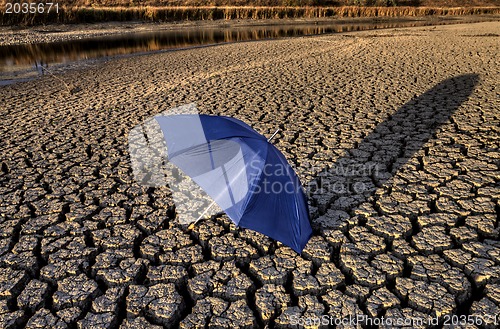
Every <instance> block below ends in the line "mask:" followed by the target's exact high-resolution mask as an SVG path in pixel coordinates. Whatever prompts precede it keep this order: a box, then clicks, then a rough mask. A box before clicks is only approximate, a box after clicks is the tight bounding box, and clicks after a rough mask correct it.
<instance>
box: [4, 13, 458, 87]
mask: <svg viewBox="0 0 500 329" xmlns="http://www.w3.org/2000/svg"><path fill="white" fill-rule="evenodd" d="M453 22H454V21H438V20H435V19H434V20H412V21H408V20H407V21H397V22H395V21H392V22H371V23H367V22H359V23H353V22H352V21H351V22H342V23H335V24H328V23H327V24H325V23H319V24H304V25H302V24H301V25H286V26H245V27H232V28H231V27H228V28H203V29H201V28H200V29H193V28H187V29H184V30H168V31H165V30H164V31H156V32H139V33H128V34H124V35H113V36H109V37H100V38H90V39H83V40H71V41H64V42H53V43H39V44H29V45H13V46H0V85H6V84H10V83H13V82H18V81H25V80H29V79H32V78H35V77H37V76H40V75H44V74H51V73H52V72H53V70H58V69H61V68H62V67H68V66H74V65H81V64H88V63H90V62H93V61H92V60H96V59H103V58H109V57H110V56H117V55H127V54H134V53H144V52H151V51H160V50H168V49H179V48H189V47H195V46H202V45H210V44H218V43H227V42H238V41H250V40H262V39H276V38H284V37H295V36H304V35H320V34H327V33H340V32H350V31H363V30H373V29H384V28H397V27H410V26H426V25H437V24H446V23H453Z"/></svg>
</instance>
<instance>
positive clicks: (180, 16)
mask: <svg viewBox="0 0 500 329" xmlns="http://www.w3.org/2000/svg"><path fill="white" fill-rule="evenodd" d="M479 14H500V7H454V8H448V7H411V6H401V7H374V6H369V7H364V6H363V7H361V6H343V7H313V6H308V7H292V6H275V7H269V6H266V7H264V6H262V7H257V6H253V7H251V6H231V7H229V6H228V7H218V6H205V7H201V6H198V7H196V6H192V7H187V6H179V7H152V6H145V7H94V8H89V7H62V8H61V9H60V10H59V13H56V12H55V11H52V12H51V13H50V14H5V13H3V12H2V13H0V24H1V25H38V24H45V23H86V22H104V21H131V20H142V21H183V20H218V19H225V20H230V19H282V18H324V17H403V16H430V15H443V16H446V15H479Z"/></svg>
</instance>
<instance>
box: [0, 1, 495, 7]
mask: <svg viewBox="0 0 500 329" xmlns="http://www.w3.org/2000/svg"><path fill="white" fill-rule="evenodd" d="M23 1H27V0H0V5H2V7H3V5H4V4H5V2H23ZM53 2H56V1H53ZM57 2H58V3H59V5H61V6H65V7H68V8H71V7H149V6H151V7H216V6H217V7H240V6H247V7H308V6H319V7H345V6H372V7H387V6H411V7H439V8H443V7H495V6H500V2H499V1H498V0H58V1H57Z"/></svg>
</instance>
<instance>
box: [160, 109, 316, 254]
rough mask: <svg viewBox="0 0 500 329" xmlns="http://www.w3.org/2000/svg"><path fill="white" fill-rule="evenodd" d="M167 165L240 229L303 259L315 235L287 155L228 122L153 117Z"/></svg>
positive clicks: (236, 122) (185, 116)
mask: <svg viewBox="0 0 500 329" xmlns="http://www.w3.org/2000/svg"><path fill="white" fill-rule="evenodd" d="M155 119H156V121H157V122H158V124H159V126H160V128H161V131H162V133H163V137H164V139H165V141H166V146H167V152H168V160H169V161H170V162H171V163H173V164H174V165H176V166H177V167H178V168H179V169H180V170H182V171H183V172H184V173H185V174H186V175H188V176H189V177H191V179H192V180H193V181H194V182H195V183H196V184H198V185H199V186H200V187H201V188H202V189H203V190H204V191H205V192H206V193H207V194H208V195H209V196H210V197H211V198H212V199H213V200H214V202H215V203H217V205H219V207H220V208H221V209H223V210H224V212H225V213H226V214H227V215H228V217H229V218H230V219H231V220H232V221H233V222H234V223H235V225H237V226H241V227H244V228H248V229H252V230H255V231H257V232H260V233H263V234H265V235H267V236H269V237H271V238H273V239H275V240H278V241H281V242H282V243H284V244H285V245H287V246H290V247H291V248H292V249H294V250H295V251H296V252H298V253H300V252H302V250H303V249H304V247H305V245H306V243H307V241H308V240H309V238H310V237H311V234H312V229H311V225H310V220H309V210H308V206H307V200H306V196H305V194H304V191H303V188H302V186H301V184H300V181H299V179H298V177H297V175H296V174H295V172H294V171H293V169H292V168H291V167H290V165H289V164H288V162H287V160H286V158H285V157H284V156H283V154H282V153H281V152H280V151H279V150H278V149H277V148H276V147H275V146H274V145H272V144H271V143H269V141H268V140H267V139H266V138H265V137H264V136H262V135H261V134H259V133H257V132H256V131H255V130H253V129H252V128H251V127H250V126H249V125H247V124H245V123H244V122H242V121H240V120H237V119H234V118H230V117H225V116H209V115H196V114H181V115H170V116H157V117H155Z"/></svg>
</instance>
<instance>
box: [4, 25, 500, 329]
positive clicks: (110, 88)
mask: <svg viewBox="0 0 500 329" xmlns="http://www.w3.org/2000/svg"><path fill="white" fill-rule="evenodd" d="M499 33H500V26H499V25H498V23H497V22H495V23H480V24H470V25H456V26H440V27H432V28H408V29H392V30H383V31H370V32H363V33H350V34H343V35H342V34H339V35H329V36H317V37H304V38H294V39H283V40H275V41H260V42H248V43H239V44H228V45H219V46H214V47H205V48H198V49H191V50H180V51H173V52H162V53H156V54H150V55H140V56H135V57H128V58H121V59H116V60H113V61H109V62H104V63H102V64H99V65H96V66H95V67H93V68H91V69H86V70H85V71H72V72H68V73H66V74H65V75H61V76H60V78H61V79H63V80H64V81H65V82H66V83H67V84H68V86H69V87H70V88H72V89H73V90H74V91H75V92H73V93H69V92H68V90H67V89H66V87H65V85H64V84H63V83H62V82H61V81H60V80H59V79H56V78H54V77H51V76H46V77H43V78H42V79H39V80H37V81H32V82H27V83H22V84H17V85H11V86H4V87H1V88H0V99H1V116H2V119H1V125H0V145H1V150H2V153H1V158H0V162H1V163H0V165H1V175H0V195H1V197H0V212H1V217H0V238H1V239H0V311H1V312H0V327H3V328H19V327H27V328H47V327H52V328H145V327H150V328H160V327H162V326H164V327H168V328H176V327H180V328H204V327H209V328H233V327H245V328H253V327H264V326H266V325H268V326H269V327H271V328H272V327H274V328H290V327H294V326H293V325H292V324H291V319H292V318H293V317H295V318H297V317H301V316H302V317H318V316H321V315H331V316H332V317H335V318H345V317H348V316H357V315H367V316H371V317H381V316H385V317H393V318H398V317H399V318H409V317H421V318H427V317H437V318H438V319H439V321H440V324H442V325H444V327H450V326H449V325H448V326H447V325H446V324H445V321H446V316H449V315H473V316H477V317H479V318H482V319H483V320H487V319H492V317H494V316H498V313H499V307H500V281H499V278H500V243H499V240H498V236H499V212H500V205H499V194H500V193H499V191H500V189H499V185H498V184H499V183H498V182H499V159H500V153H499V152H498V149H499V136H500V134H499V132H500V129H499V127H500V125H499V116H500V99H499V93H500V91H499V90H498V81H499V80H500V75H499V67H500V65H499V64H500V63H499V59H498V34H499ZM78 90H79V91H78ZM190 102H196V103H197V104H198V108H199V109H200V111H201V112H202V113H211V114H223V115H229V116H234V117H237V118H239V119H242V120H244V121H246V122H248V123H249V124H250V125H252V126H253V127H254V128H255V129H256V130H257V131H259V132H261V133H263V134H266V135H269V134H271V133H272V132H273V131H274V130H275V129H276V128H278V127H279V128H281V129H282V132H281V133H279V134H278V136H277V137H276V138H275V140H274V142H275V144H276V145H277V147H278V148H280V149H281V150H282V151H283V153H284V154H285V155H286V156H287V158H288V159H289V161H290V162H291V163H292V164H293V165H294V167H295V168H296V170H297V173H298V174H299V176H300V177H301V180H302V182H303V183H304V185H306V188H307V189H308V191H309V192H308V193H309V195H310V202H311V209H310V210H311V214H312V224H313V227H314V236H313V237H312V239H311V240H310V242H309V243H308V245H307V246H306V249H305V250H304V252H303V254H302V255H297V254H296V253H295V252H293V251H292V250H291V249H290V248H287V247H285V246H283V245H282V244H280V243H277V242H275V241H272V240H271V239H269V238H267V237H265V236H263V235H261V234H259V233H255V232H252V231H248V230H242V229H239V228H237V227H235V226H234V225H233V224H232V223H231V222H230V221H229V219H228V218H227V217H226V216H225V215H222V216H219V217H218V218H216V219H213V220H207V221H203V222H201V223H199V225H197V227H196V228H195V229H194V230H193V231H192V232H187V231H186V230H185V228H183V227H181V226H180V225H178V224H176V222H175V208H174V204H173V201H172V197H171V194H170V192H169V190H168V189H167V188H164V187H158V188H148V187H143V186H140V185H138V184H137V183H135V182H134V181H133V178H132V170H131V167H130V161H129V158H128V149H127V133H128V132H129V131H130V129H131V128H133V127H134V126H135V125H137V124H139V123H140V122H141V121H142V120H144V119H146V118H148V117H150V116H152V115H154V114H156V113H159V112H162V111H164V110H167V109H169V108H172V107H175V106H179V105H182V104H186V103H190ZM353 168H354V169H353ZM370 168H371V169H370ZM278 206H279V205H278ZM362 326H363V325H362V324H361V323H358V324H357V325H349V324H347V325H346V326H345V327H362ZM381 327H384V326H381ZM385 327H389V326H385ZM415 327H418V326H415ZM420 327H425V325H420ZM461 327H462V328H466V327H467V328H476V327H484V328H494V327H495V325H494V323H491V322H490V323H486V322H484V323H483V324H481V325H480V324H478V323H476V324H472V325H464V326H461Z"/></svg>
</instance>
